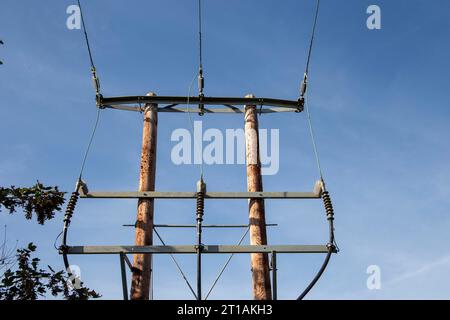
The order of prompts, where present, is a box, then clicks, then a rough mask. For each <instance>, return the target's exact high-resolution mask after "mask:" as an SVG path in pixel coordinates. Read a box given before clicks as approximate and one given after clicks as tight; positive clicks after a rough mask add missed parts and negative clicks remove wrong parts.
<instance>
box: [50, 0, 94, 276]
mask: <svg viewBox="0 0 450 320" xmlns="http://www.w3.org/2000/svg"><path fill="white" fill-rule="evenodd" d="M77 3H78V8H79V9H80V16H81V23H82V26H83V32H84V39H85V42H86V47H87V51H88V55H89V62H90V65H91V73H92V80H93V82H94V88H95V94H96V100H97V116H96V119H95V124H94V127H93V129H92V133H91V136H90V138H89V142H88V145H87V148H86V151H85V153H84V156H83V160H82V163H81V168H80V173H79V175H78V180H77V182H76V186H75V191H74V192H72V195H71V197H70V199H69V202H68V204H67V207H66V213H65V215H64V225H63V230H62V232H61V233H60V234H59V235H58V236H57V237H56V239H55V242H56V241H57V240H58V239H59V237H61V236H62V241H61V242H62V243H61V246H60V247H59V250H60V252H61V253H62V256H63V261H64V266H65V268H66V271H67V273H68V275H69V278H70V277H71V275H72V270H71V269H70V265H69V259H68V257H67V235H68V231H69V226H70V222H71V218H72V215H73V211H74V209H75V206H76V203H77V200H78V197H79V192H78V191H79V189H80V187H81V188H83V187H84V186H85V185H84V183H83V181H82V176H83V171H84V167H85V165H86V160H87V157H88V155H89V152H90V150H91V146H92V142H93V140H94V137H95V133H96V132H97V127H98V123H99V120H100V111H101V109H102V107H101V106H100V105H99V100H100V99H101V94H100V81H99V79H98V77H97V71H96V68H95V64H94V59H93V56H92V50H91V45H90V43H89V36H88V33H87V29H86V24H85V21H84V16H83V10H82V7H81V3H80V0H77Z"/></svg>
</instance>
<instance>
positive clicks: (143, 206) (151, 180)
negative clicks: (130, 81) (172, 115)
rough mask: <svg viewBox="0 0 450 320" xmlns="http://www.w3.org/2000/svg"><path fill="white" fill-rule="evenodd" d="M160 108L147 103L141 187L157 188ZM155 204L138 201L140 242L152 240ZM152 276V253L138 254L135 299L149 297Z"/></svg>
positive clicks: (134, 262) (135, 260) (134, 265)
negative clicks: (157, 143)
mask: <svg viewBox="0 0 450 320" xmlns="http://www.w3.org/2000/svg"><path fill="white" fill-rule="evenodd" d="M147 96H155V94H154V93H148V94H147ZM157 108H158V106H157V105H156V104H146V105H145V109H144V128H143V133H142V154H141V170H140V176H139V191H155V173H156V142H157V128H158V109H157ZM153 207H154V199H139V201H138V210H137V211H138V213H137V221H136V240H135V244H136V245H137V246H150V245H152V244H153ZM151 277H152V256H151V255H150V254H135V255H134V260H133V276H132V281H131V299H132V300H148V299H149V297H150V284H151Z"/></svg>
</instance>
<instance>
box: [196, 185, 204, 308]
mask: <svg viewBox="0 0 450 320" xmlns="http://www.w3.org/2000/svg"><path fill="white" fill-rule="evenodd" d="M205 193H206V184H205V183H204V182H203V177H201V178H200V181H198V182H197V208H196V213H197V215H196V218H197V246H196V249H197V300H202V251H203V244H202V222H203V214H204V207H205Z"/></svg>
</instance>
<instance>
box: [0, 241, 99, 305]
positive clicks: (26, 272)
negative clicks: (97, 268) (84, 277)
mask: <svg viewBox="0 0 450 320" xmlns="http://www.w3.org/2000/svg"><path fill="white" fill-rule="evenodd" d="M35 251H36V246H35V245H34V244H33V243H30V244H28V247H27V248H22V249H18V250H17V254H16V258H17V262H18V267H17V269H16V270H14V271H13V270H11V269H8V270H7V271H6V272H5V273H4V274H3V276H1V277H0V279H1V281H0V300H37V299H39V298H45V297H46V296H48V295H49V294H50V295H52V296H54V297H62V298H64V299H66V300H88V299H91V298H99V297H100V294H98V293H97V292H95V291H94V290H91V289H89V288H85V287H83V283H81V285H80V287H79V288H78V289H77V288H74V287H73V286H71V285H70V284H69V282H68V275H67V273H66V272H65V271H58V272H56V271H55V270H54V269H53V268H52V267H50V266H48V269H49V270H44V269H41V268H40V267H39V262H40V259H39V258H32V254H33V253H34V252H35Z"/></svg>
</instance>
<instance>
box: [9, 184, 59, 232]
mask: <svg viewBox="0 0 450 320" xmlns="http://www.w3.org/2000/svg"><path fill="white" fill-rule="evenodd" d="M64 194H65V192H61V191H59V190H58V187H46V186H44V185H43V184H41V183H40V182H39V181H38V182H37V183H36V184H35V185H34V186H32V187H31V188H16V187H14V186H11V187H10V188H4V187H0V211H1V210H2V208H5V209H6V210H7V211H9V213H14V212H16V211H17V209H18V208H22V209H23V211H24V213H25V218H26V219H28V220H30V219H31V218H32V217H33V213H35V215H36V219H37V221H38V223H39V224H41V225H43V224H44V223H45V221H47V220H51V219H53V218H54V216H55V213H56V212H57V211H61V206H62V205H63V204H64Z"/></svg>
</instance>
